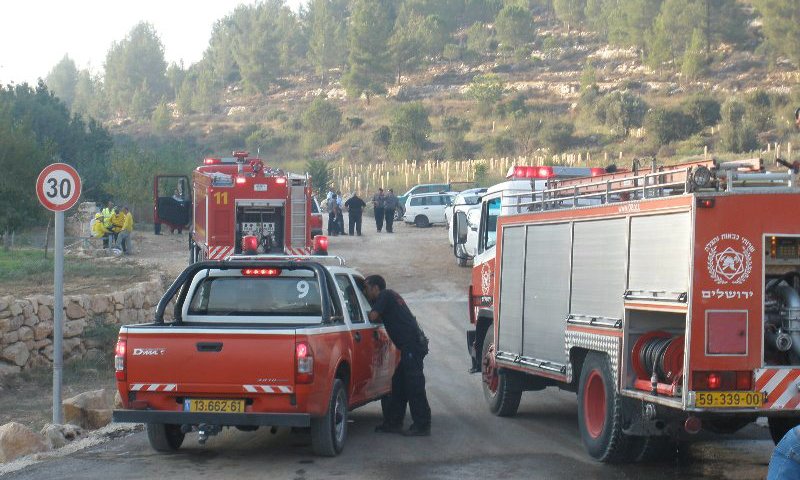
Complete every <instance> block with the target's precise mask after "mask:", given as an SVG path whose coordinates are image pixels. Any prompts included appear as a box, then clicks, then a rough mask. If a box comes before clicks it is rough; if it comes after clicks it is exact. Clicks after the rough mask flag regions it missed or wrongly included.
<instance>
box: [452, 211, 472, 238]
mask: <svg viewBox="0 0 800 480" xmlns="http://www.w3.org/2000/svg"><path fill="white" fill-rule="evenodd" d="M455 213H456V216H455V221H454V222H453V230H454V233H455V235H454V238H455V243H456V244H457V245H464V244H465V243H467V232H468V230H469V225H468V224H467V214H466V213H464V212H455Z"/></svg>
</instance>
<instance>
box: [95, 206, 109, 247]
mask: <svg viewBox="0 0 800 480" xmlns="http://www.w3.org/2000/svg"><path fill="white" fill-rule="evenodd" d="M110 234H111V232H110V231H109V230H108V229H107V228H106V226H105V224H104V223H103V214H102V213H97V214H95V216H94V222H92V236H93V237H94V238H102V239H103V248H108V236H109V235H110Z"/></svg>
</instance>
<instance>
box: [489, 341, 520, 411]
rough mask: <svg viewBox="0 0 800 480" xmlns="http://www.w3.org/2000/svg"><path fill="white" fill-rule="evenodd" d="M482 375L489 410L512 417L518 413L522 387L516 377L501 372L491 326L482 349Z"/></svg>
mask: <svg viewBox="0 0 800 480" xmlns="http://www.w3.org/2000/svg"><path fill="white" fill-rule="evenodd" d="M481 350H482V353H481V358H482V360H481V376H482V378H483V396H484V398H486V402H487V403H488V404H489V411H490V412H492V413H493V414H495V415H497V416H498V417H512V416H514V415H516V414H517V409H519V402H520V399H521V398H522V389H520V388H518V386H517V385H516V382H514V377H512V376H511V375H509V374H500V372H499V371H498V368H497V364H496V363H495V360H494V352H495V348H494V328H492V326H491V325H490V326H489V330H488V331H487V332H486V338H485V339H484V340H483V348H482V349H481Z"/></svg>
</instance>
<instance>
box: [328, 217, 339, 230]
mask: <svg viewBox="0 0 800 480" xmlns="http://www.w3.org/2000/svg"><path fill="white" fill-rule="evenodd" d="M338 225H339V224H338V223H337V222H336V214H335V213H334V212H328V235H332V234H334V233H339V231H338Z"/></svg>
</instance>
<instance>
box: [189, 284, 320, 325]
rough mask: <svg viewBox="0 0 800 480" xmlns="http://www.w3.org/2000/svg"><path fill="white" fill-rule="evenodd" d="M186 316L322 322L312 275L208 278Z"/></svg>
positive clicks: (318, 295)
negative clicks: (310, 318)
mask: <svg viewBox="0 0 800 480" xmlns="http://www.w3.org/2000/svg"><path fill="white" fill-rule="evenodd" d="M187 313H188V314H189V315H191V316H194V317H196V318H193V319H192V320H193V321H204V319H203V318H202V317H206V316H209V317H210V316H236V317H247V316H251V317H252V316H258V317H316V321H317V322H320V321H321V320H322V318H321V316H322V299H321V295H320V292H319V283H318V282H317V279H316V277H314V276H312V275H306V276H297V275H292V276H280V277H242V276H222V277H208V278H205V279H203V280H201V281H200V283H199V284H198V285H197V287H196V288H195V289H194V295H193V296H192V301H191V303H190V304H189V311H188V312H187ZM187 320H188V319H187ZM208 320H210V319H208ZM261 320H265V319H261ZM237 321H238V320H237ZM277 323H285V322H277Z"/></svg>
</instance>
